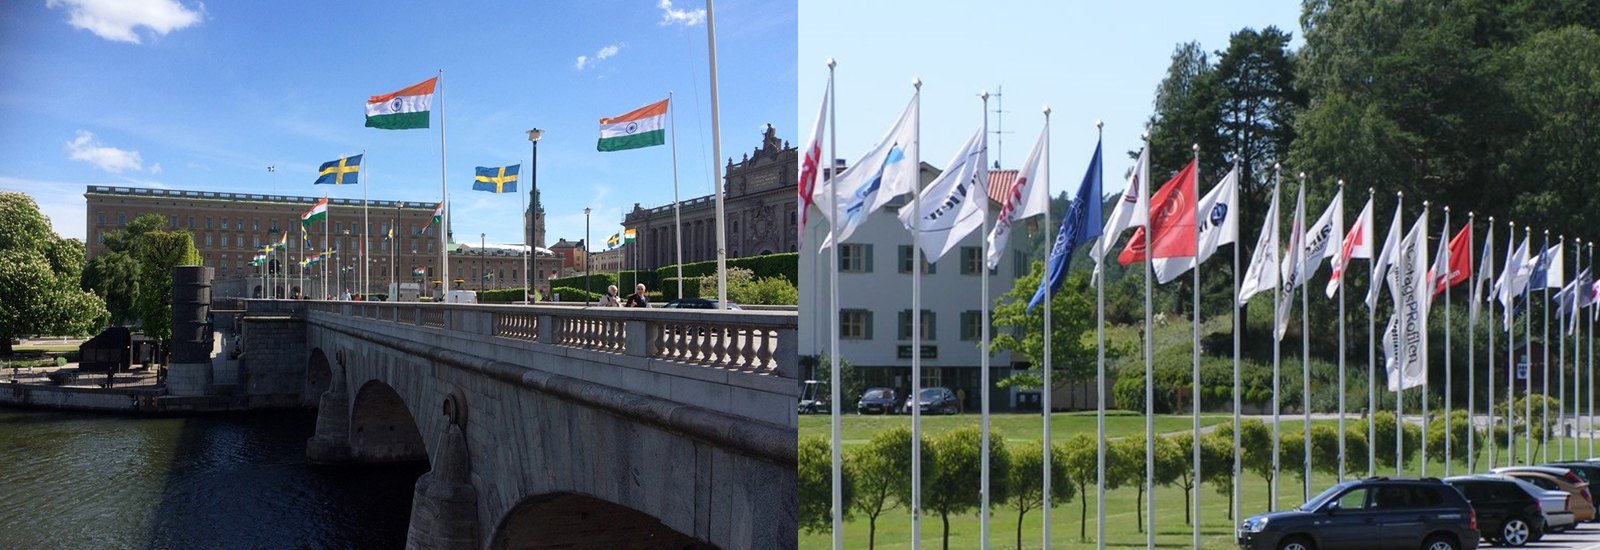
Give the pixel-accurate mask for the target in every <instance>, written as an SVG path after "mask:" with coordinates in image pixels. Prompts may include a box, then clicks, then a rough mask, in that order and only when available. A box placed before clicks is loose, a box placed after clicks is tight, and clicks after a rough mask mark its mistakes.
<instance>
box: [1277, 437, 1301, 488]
mask: <svg viewBox="0 0 1600 550" xmlns="http://www.w3.org/2000/svg"><path fill="white" fill-rule="evenodd" d="M1297 428H1298V426H1297ZM1278 442H1279V443H1280V444H1281V446H1280V447H1279V448H1278V460H1279V461H1280V463H1279V468H1280V470H1279V471H1280V472H1282V473H1284V474H1287V475H1290V476H1293V477H1294V478H1295V479H1296V480H1299V481H1300V482H1301V483H1305V481H1306V467H1305V464H1306V434H1305V432H1303V431H1301V430H1300V429H1293V430H1284V431H1283V433H1282V435H1280V436H1279V439H1278Z"/></svg>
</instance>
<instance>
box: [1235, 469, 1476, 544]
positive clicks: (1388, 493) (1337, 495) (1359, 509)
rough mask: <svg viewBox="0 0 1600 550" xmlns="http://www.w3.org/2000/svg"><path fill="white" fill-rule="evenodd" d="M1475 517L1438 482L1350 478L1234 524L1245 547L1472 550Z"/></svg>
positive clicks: (1466, 504) (1462, 499)
mask: <svg viewBox="0 0 1600 550" xmlns="http://www.w3.org/2000/svg"><path fill="white" fill-rule="evenodd" d="M1477 518H1478V516H1477V513H1476V512H1474V511H1473V509H1472V504H1471V503H1469V502H1467V499H1466V497H1464V496H1462V495H1461V492H1460V491H1457V490H1455V488H1453V487H1451V486H1449V485H1446V484H1445V483H1444V482H1442V481H1439V480H1437V479H1421V480H1418V479H1389V478H1382V477H1375V478H1367V479H1363V480H1353V481H1346V482H1344V483H1340V484H1338V485H1334V486H1333V487H1329V488H1328V490H1326V491H1323V492H1322V493H1321V494H1318V495H1317V496H1316V497H1314V498H1312V499H1311V500H1308V501H1306V503H1305V504H1303V505H1301V506H1300V507H1299V508H1296V509H1293V510H1287V511H1281V512H1272V513H1267V514H1262V515H1258V516H1252V517H1250V518H1248V519H1246V520H1244V522H1243V523H1242V524H1240V525H1239V530H1238V532H1237V538H1238V543H1239V547H1240V548H1243V549H1245V550H1312V549H1315V550H1416V549H1417V548H1422V549H1424V550H1474V549H1475V548H1477V547H1478V537H1479V534H1478V519H1477Z"/></svg>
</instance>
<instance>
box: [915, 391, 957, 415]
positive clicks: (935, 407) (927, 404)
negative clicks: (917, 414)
mask: <svg viewBox="0 0 1600 550" xmlns="http://www.w3.org/2000/svg"><path fill="white" fill-rule="evenodd" d="M911 399H912V398H911V397H906V402H905V404H904V405H902V406H901V407H900V411H901V412H903V413H905V414H911ZM917 402H918V403H919V404H920V405H921V406H922V412H923V414H956V413H959V412H961V404H960V403H957V402H956V394H954V393H952V392H951V391H950V389H949V388H922V396H921V398H920V399H917Z"/></svg>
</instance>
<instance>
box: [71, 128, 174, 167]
mask: <svg viewBox="0 0 1600 550" xmlns="http://www.w3.org/2000/svg"><path fill="white" fill-rule="evenodd" d="M67 158H69V159H72V160H81V161H83V162H87V163H89V164H93V165H95V167H96V168H99V169H101V170H105V171H107V172H111V173H113V174H121V173H122V172H124V171H126V170H134V171H139V170H143V169H144V159H142V158H140V157H139V152H138V151H129V150H126V149H118V148H116V147H106V146H104V145H101V144H100V140H97V139H95V137H94V134H92V133H90V132H89V131H87V130H78V135H77V137H75V138H73V139H72V141H68V142H67ZM152 168H155V169H156V170H159V169H160V168H156V167H152Z"/></svg>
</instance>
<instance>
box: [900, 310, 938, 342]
mask: <svg viewBox="0 0 1600 550" xmlns="http://www.w3.org/2000/svg"><path fill="white" fill-rule="evenodd" d="M933 321H934V315H933V312H932V311H928V310H926V309H924V310H922V339H923V341H932V340H936V339H937V338H935V336H936V335H937V334H938V332H937V331H936V330H934V324H933ZM900 339H901V340H910V339H911V310H909V309H905V310H901V311H900Z"/></svg>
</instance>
